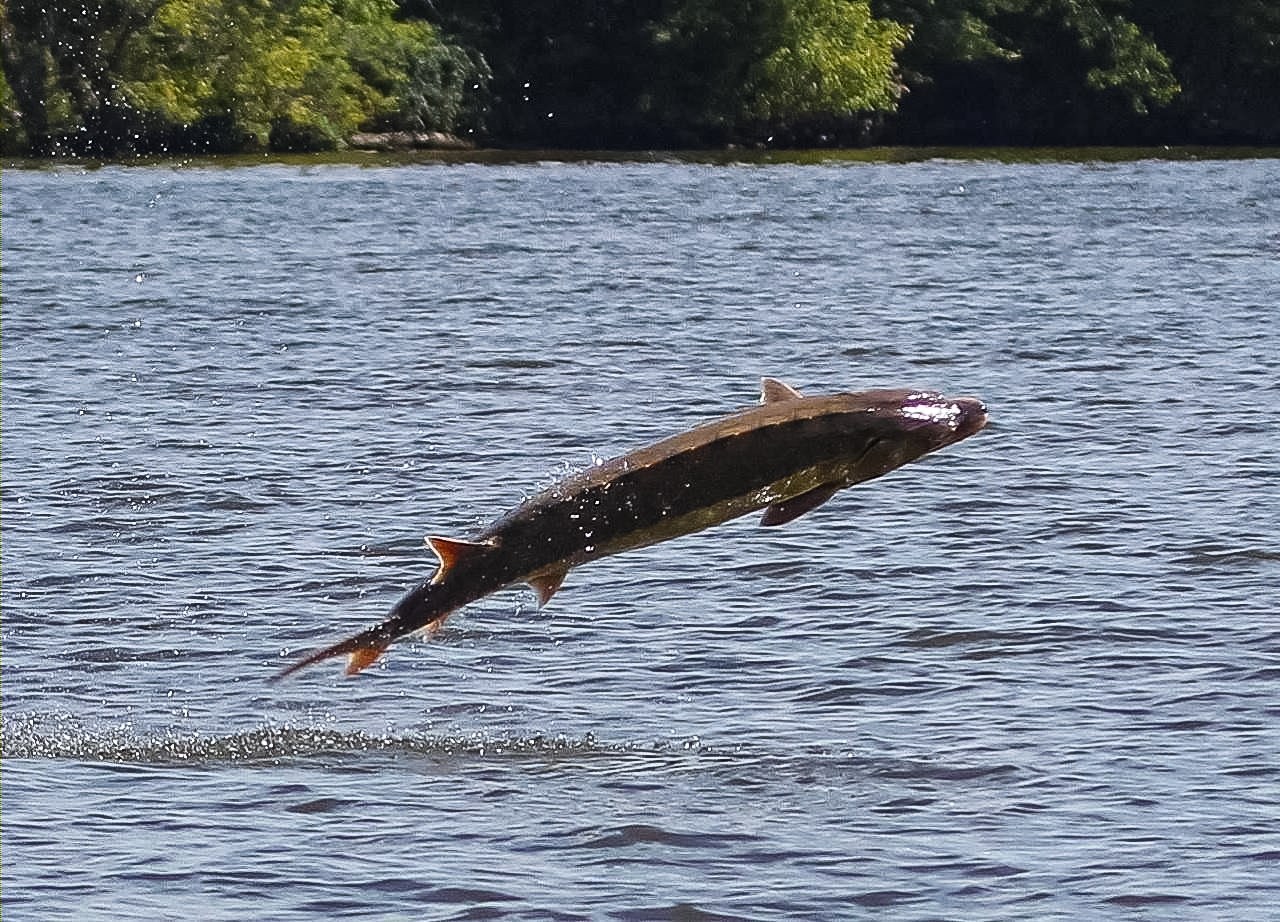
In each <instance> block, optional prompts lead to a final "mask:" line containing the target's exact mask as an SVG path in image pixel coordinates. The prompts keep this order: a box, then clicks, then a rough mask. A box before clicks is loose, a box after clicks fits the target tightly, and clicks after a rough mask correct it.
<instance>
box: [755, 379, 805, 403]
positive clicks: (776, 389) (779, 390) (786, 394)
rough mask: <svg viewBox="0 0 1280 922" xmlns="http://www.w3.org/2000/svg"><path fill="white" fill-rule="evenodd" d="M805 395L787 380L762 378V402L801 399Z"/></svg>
mask: <svg viewBox="0 0 1280 922" xmlns="http://www.w3.org/2000/svg"><path fill="white" fill-rule="evenodd" d="M803 396H804V395H803V394H801V393H800V392H799V391H798V390H796V389H795V388H794V387H792V386H791V385H790V384H787V383H786V382H785V381H779V380H778V379H777V378H761V379H760V402H761V403H762V404H763V403H777V402H778V401H779V400H799V399H800V398H801V397H803Z"/></svg>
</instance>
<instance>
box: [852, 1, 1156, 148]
mask: <svg viewBox="0 0 1280 922" xmlns="http://www.w3.org/2000/svg"><path fill="white" fill-rule="evenodd" d="M1128 6H1129V4H1128V3H1127V0H877V2H876V3H875V4H874V8H875V9H876V11H877V12H878V13H879V14H880V15H884V16H889V17H891V18H893V19H896V20H897V21H899V22H903V23H905V24H908V25H910V26H911V27H912V32H913V35H912V40H911V42H910V44H909V45H908V46H907V48H906V49H905V50H904V52H903V54H902V56H901V61H902V65H903V70H904V76H905V79H906V82H907V85H908V88H909V91H910V92H909V93H908V95H907V96H906V97H905V98H904V99H903V100H902V103H901V105H900V108H899V113H898V115H897V117H896V118H895V119H894V120H893V132H894V134H895V136H896V138H897V139H898V140H902V141H906V142H909V143H960V144H1094V143H1117V142H1136V141H1139V140H1153V139H1154V137H1153V135H1154V134H1155V133H1156V132H1157V131H1158V130H1159V129H1161V128H1163V126H1164V123H1163V122H1162V121H1160V120H1153V119H1149V118H1147V116H1148V114H1149V113H1150V112H1151V110H1152V109H1153V108H1154V109H1159V108H1161V107H1163V106H1166V105H1168V104H1169V103H1170V102H1171V101H1172V100H1173V99H1174V98H1175V97H1176V95H1177V93H1178V83H1177V80H1176V78H1175V77H1174V74H1173V70H1172V68H1171V65H1170V62H1169V59H1168V57H1167V56H1166V55H1165V53H1164V52H1163V51H1162V50H1161V49H1160V48H1159V47H1158V46H1157V45H1156V43H1155V42H1154V41H1153V40H1152V38H1151V36H1150V35H1148V34H1147V33H1146V32H1144V31H1143V30H1142V29H1141V28H1140V27H1139V26H1138V25H1137V24H1136V23H1135V22H1133V21H1132V20H1131V19H1129V18H1127V17H1126V15H1125V14H1126V13H1127V12H1128Z"/></svg>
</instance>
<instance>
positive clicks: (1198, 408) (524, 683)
mask: <svg viewBox="0 0 1280 922" xmlns="http://www.w3.org/2000/svg"><path fill="white" fill-rule="evenodd" d="M3 192H4V199H3V209H4V213H3V223H4V231H5V233H4V242H3V247H4V252H3V261H4V280H3V442H2V445H0V447H2V453H3V459H2V461H3V467H2V477H3V529H4V532H3V623H2V639H3V694H4V700H3V706H4V707H3V731H2V732H3V756H4V761H3V900H4V905H5V910H6V917H9V918H11V919H58V918H67V919H71V918H74V919H112V918H138V917H141V916H154V917H157V918H161V917H174V916H177V915H179V914H183V915H188V916H193V917H198V918H204V919H237V920H239V919H244V918H254V919H280V920H296V919H304V918H313V917H345V918H388V917H400V918H422V919H467V918H511V919H552V918H564V919H576V918H611V919H627V920H633V919H715V918H735V919H736V918H759V919H768V918H795V919H812V918H844V917H857V916H860V915H876V916H877V917H883V918H891V919H912V920H915V919H921V920H923V919H938V918H947V919H990V918H1002V919H1034V920H1042V919H1078V918H1098V917H1115V916H1122V915H1123V916H1126V917H1129V916H1137V917H1143V918H1153V919H1166V918H1173V917H1176V918H1232V919H1259V920H1261V919H1267V918H1270V917H1272V916H1273V913H1274V906H1275V904H1276V903H1277V902H1280V886H1277V884H1276V883H1275V880H1276V879H1280V876H1278V875H1277V874H1276V869H1277V863H1278V862H1280V831H1278V830H1280V808H1278V807H1277V803H1280V758H1278V756H1277V753H1280V704H1278V702H1277V695H1276V688H1277V679H1278V678H1280V628H1277V623H1278V621H1277V614H1278V613H1280V588H1277V587H1280V438H1278V437H1277V426H1278V424H1277V410H1276V408H1277V406H1280V333H1277V328H1276V324H1275V322H1274V321H1275V309H1276V305H1277V303H1280V221H1278V220H1277V214H1280V161H1236V162H1224V161H1213V162H1159V161H1139V162H1126V163H1119V164H1111V163H1101V162H1086V163H1035V164H1006V163H999V162H924V163H912V164H884V163H881V164H865V163H830V164H804V165H801V164H738V165H720V164H691V163H647V164H637V163H579V164H565V163H518V164H503V165H478V164H461V165H444V164H429V165H416V166H404V167H399V168H392V167H386V166H372V167H368V168H359V167H354V166H349V165H348V166H343V165H331V166H299V165H266V166H261V167H256V168H245V169H235V170H226V169H220V168H207V167H199V168H194V167H188V168H172V167H147V168H120V167H109V168H103V169H98V170H95V171H92V172H81V171H79V170H76V169H61V170H54V171H44V172H34V171H12V170H11V171H6V173H5V175H4V189H3ZM762 374H769V375H775V376H778V377H781V378H783V379H785V380H788V381H789V382H791V383H792V384H794V385H795V386H797V387H799V388H801V389H802V390H805V391H807V392H811V393H823V392H829V391H837V390H843V389H858V388H863V387H871V386H880V385H904V386H921V387H931V388H937V389H941V390H944V391H946V392H949V393H953V394H961V393H974V394H977V395H980V396H981V397H983V398H984V399H985V400H986V402H987V404H988V406H989V408H990V410H991V413H992V417H993V420H994V422H993V425H992V428H991V429H990V430H989V431H988V432H985V433H982V434H980V435H979V436H977V437H975V438H973V439H971V440H969V441H967V442H965V443H962V444H960V445H957V446H954V447H952V448H950V449H947V450H946V451H945V452H943V453H940V454H938V455H936V456H933V457H930V458H928V459H926V460H924V461H922V462H920V463H917V464H914V465H911V466H909V467H907V468H904V469H902V470H900V471H898V472H895V473H894V474H892V475H890V476H887V477H885V478H883V479H882V480H879V481H875V482H873V483H870V484H866V485H864V486H861V487H858V488H855V489H854V490H851V491H848V492H846V493H844V494H841V495H840V496H838V497H837V498H836V499H835V500H833V501H832V502H831V503H829V504H827V505H826V506H824V507H822V508H821V509H818V510H816V511H815V512H813V513H811V514H809V515H807V516H805V517H803V518H801V519H799V520H797V521H796V522H794V523H791V524H790V525H788V526H786V527H784V528H781V529H760V528H758V527H757V525H756V524H755V522H754V520H753V519H743V520H740V521H738V522H735V523H731V524H730V525H727V526H725V527H722V528H720V529H717V530H715V531H711V532H706V533H703V534H700V535H696V536H692V537H689V538H685V539H681V540H679V541H677V542H672V543H669V544H665V545H661V546H658V547H653V548H648V549H645V550H642V551H638V552H634V553H630V554H627V555H624V556H620V557H617V558H613V559H610V560H607V561H604V562H601V563H598V564H593V565H591V566H589V567H585V568H583V569H581V570H578V571H575V572H574V573H573V574H571V575H570V578H569V580H568V582H567V584H566V586H565V587H564V589H562V590H561V592H560V593H559V594H558V595H557V596H556V598H555V600H554V601H553V602H552V603H551V604H550V605H549V606H547V607H546V608H544V609H542V610H541V611H538V610H536V609H535V607H534V605H533V596H532V594H531V593H528V592H520V591H510V592H507V593H503V594H500V595H497V596H494V597H492V598H490V599H488V600H485V601H484V602H481V603H478V604H476V605H474V606H471V607H470V608H468V609H466V610H464V611H463V612H461V613H459V614H457V615H455V616H454V618H453V619H451V620H450V622H449V623H448V626H447V628H446V630H445V631H443V632H442V633H441V634H440V635H439V637H438V638H437V639H436V640H435V641H433V642H431V643H429V644H413V645H404V646H401V647H398V648H396V649H395V650H394V651H393V653H392V655H391V656H390V657H388V659H387V660H386V661H385V664H384V665H382V666H380V667H378V668H374V669H371V670H369V671H368V672H367V673H365V674H364V675H362V676H361V677H360V678H359V679H356V680H343V679H341V678H340V677H339V676H338V675H337V670H336V669H333V668H326V667H319V668H317V669H316V670H313V671H311V672H308V673H305V674H303V675H301V676H299V677H298V678H297V679H296V680H295V681H290V682H287V683H283V684H280V685H269V684H268V683H267V679H268V677H269V676H270V675H271V674H272V673H273V672H274V671H275V670H276V669H278V668H279V667H280V666H281V665H283V664H284V663H285V662H287V661H288V660H289V659H290V658H291V657H293V656H294V655H296V654H297V653H299V652H300V651H303V650H306V649H309V648H311V647H313V646H315V645H317V644H319V643H322V642H327V641H329V640H331V639H334V638H336V637H338V636H341V635H343V634H345V633H349V632H352V631H354V630H356V629H359V628H361V627H364V626H366V625H368V624H371V623H373V622H375V621H377V620H379V619H380V618H381V617H382V615H383V614H384V613H385V611H386V609H387V608H389V607H390V605H391V604H392V603H393V602H394V601H395V600H396V599H397V598H398V597H399V595H400V594H401V593H402V592H403V591H404V590H405V589H406V588H407V587H409V586H410V585H412V584H413V583H414V582H415V581H417V580H419V579H421V578H422V577H423V576H424V575H426V574H427V573H428V572H430V568H431V560H430V554H429V552H428V551H426V550H425V549H423V547H422V536H423V535H424V534H426V533H440V534H446V535H458V536H465V535H466V534H468V533H469V532H471V531H474V530H476V529H477V528H479V527H480V526H482V525H483V524H484V523H486V522H487V521H488V520H489V519H490V518H492V517H493V516H495V515H498V514H500V513H502V512H504V511H505V510H506V509H508V508H509V507H511V506H512V505H514V504H516V503H518V502H519V501H520V499H521V498H522V497H523V496H525V495H527V494H528V493H529V492H531V491H533V490H534V489H536V488H538V487H541V486H545V485H546V484H548V483H549V482H550V481H551V480H552V479H554V478H555V477H556V476H558V475H560V474H563V473H564V472H565V471H568V470H573V469H576V468H578V467H581V466H583V465H586V464H590V463H591V462H592V460H593V459H594V458H599V457H608V456H611V455H613V454H616V453H620V452H623V451H627V450H630V449H631V448H634V447H636V446H638V445H641V444H644V443H645V442H647V441H650V440H652V439H656V438H659V437H662V436H665V435H669V434H672V433H674V432H677V431H680V430H681V429H683V428H686V427H688V426H691V425H693V424H695V423H697V422H700V421H703V420H706V419H708V418H712V417H714V416H717V415H720V414H722V413H726V412H729V411H732V410H734V409H736V408H738V407H741V406H743V405H746V404H749V403H751V402H753V401H754V400H755V399H756V396H757V392H758V379H759V377H760V376H761V375H762Z"/></svg>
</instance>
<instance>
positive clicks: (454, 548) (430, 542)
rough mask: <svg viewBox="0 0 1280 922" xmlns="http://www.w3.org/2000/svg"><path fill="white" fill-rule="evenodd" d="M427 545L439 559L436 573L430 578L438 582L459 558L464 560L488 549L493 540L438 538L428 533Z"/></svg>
mask: <svg viewBox="0 0 1280 922" xmlns="http://www.w3.org/2000/svg"><path fill="white" fill-rule="evenodd" d="M427 547H429V548H431V550H433V551H435V552H436V557H438V558H439V559H440V569H438V570H437V571H436V575H435V576H434V577H432V580H431V581H432V582H434V583H438V582H440V580H442V579H444V578H445V576H446V575H447V574H448V572H449V568H450V567H452V566H453V565H454V564H455V563H457V562H458V561H459V560H464V559H466V558H467V557H470V556H471V555H472V554H476V553H479V552H480V551H484V550H488V549H489V548H491V547H493V542H492V541H461V540H459V539H457V538H440V537H437V536H435V535H428V536H427Z"/></svg>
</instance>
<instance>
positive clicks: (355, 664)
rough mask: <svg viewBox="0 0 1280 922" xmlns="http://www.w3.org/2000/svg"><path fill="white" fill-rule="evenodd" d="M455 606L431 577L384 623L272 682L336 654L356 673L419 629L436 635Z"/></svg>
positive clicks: (293, 667) (279, 674)
mask: <svg viewBox="0 0 1280 922" xmlns="http://www.w3.org/2000/svg"><path fill="white" fill-rule="evenodd" d="M455 607H457V602H456V601H452V602H451V601H450V599H449V596H448V594H447V593H446V594H444V595H443V597H442V594H441V587H440V584H439V583H437V582H436V581H435V580H428V581H427V582H425V583H422V584H421V585H419V586H418V587H416V588H415V589H413V590H412V591H410V592H409V594H408V595H406V596H405V597H404V598H402V599H401V600H400V601H399V602H397V603H396V605H395V607H394V608H392V609H391V613H390V614H389V615H388V617H387V620H385V621H383V622H382V623H381V624H379V625H377V626H375V627H371V628H369V629H368V630H365V631H361V632H360V633H359V634H356V635H355V636H353V637H348V638H347V639H346V640H340V641H338V642H337V643H335V644H331V645H330V646H327V647H324V648H323V649H320V650H317V651H315V652H314V653H310V654H308V655H307V656H304V657H303V658H302V659H300V660H298V661H297V662H296V663H291V664H289V665H288V666H286V667H285V668H283V669H281V670H280V671H279V672H277V673H276V674H275V676H274V678H273V679H272V681H273V682H278V681H280V680H281V679H283V678H285V677H286V676H290V675H293V673H295V672H298V671H299V670H301V669H306V668H307V667H308V666H314V665H315V664H316V663H319V662H322V661H323V660H327V659H331V658H332V657H335V656H346V658H347V668H346V674H347V675H355V674H356V673H358V672H360V671H361V670H363V669H365V668H367V667H369V666H371V665H373V664H374V663H376V662H377V661H378V659H379V658H380V657H381V656H382V654H383V653H385V652H386V649H387V647H389V646H391V644H392V643H393V642H394V641H395V640H396V639H397V638H399V637H403V636H405V635H406V634H413V633H418V632H421V633H423V634H426V635H427V636H430V635H431V634H434V633H435V632H436V631H437V630H439V628H440V625H441V624H443V623H444V619H445V618H447V617H448V616H449V613H450V612H451V611H453V609H454V608H455Z"/></svg>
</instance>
